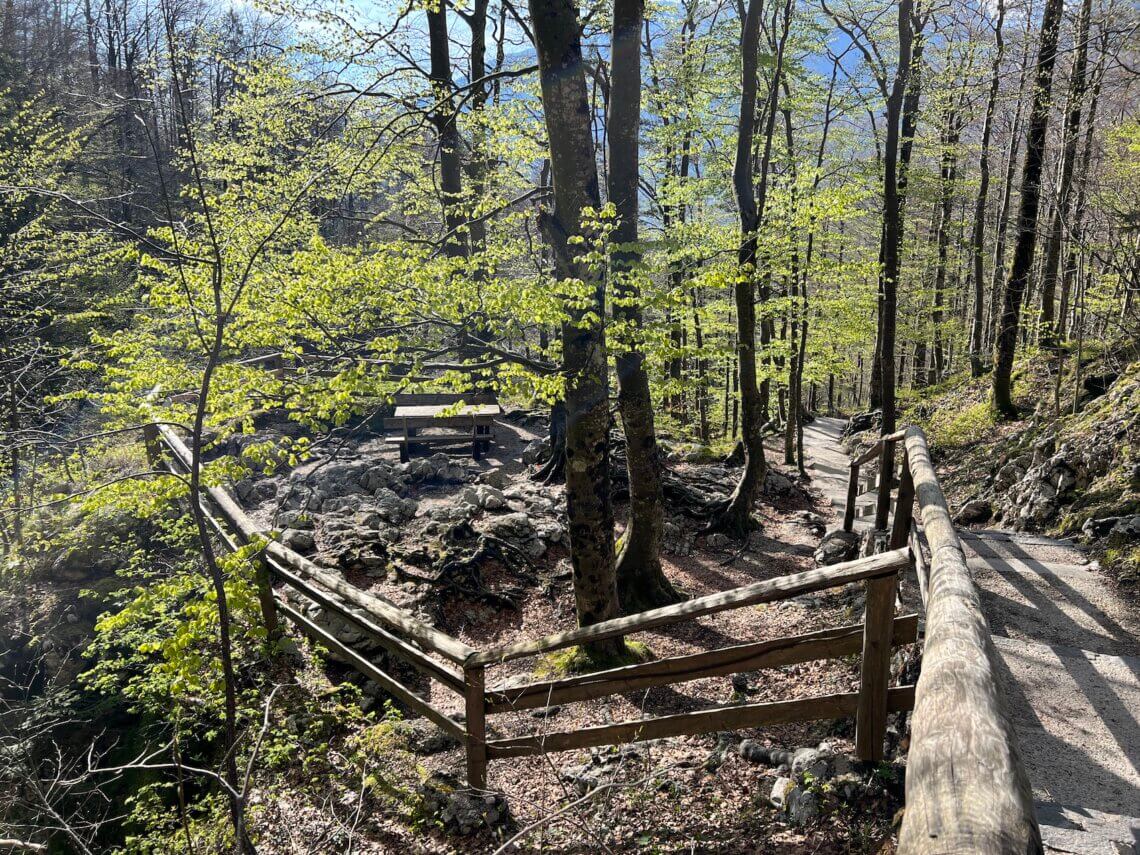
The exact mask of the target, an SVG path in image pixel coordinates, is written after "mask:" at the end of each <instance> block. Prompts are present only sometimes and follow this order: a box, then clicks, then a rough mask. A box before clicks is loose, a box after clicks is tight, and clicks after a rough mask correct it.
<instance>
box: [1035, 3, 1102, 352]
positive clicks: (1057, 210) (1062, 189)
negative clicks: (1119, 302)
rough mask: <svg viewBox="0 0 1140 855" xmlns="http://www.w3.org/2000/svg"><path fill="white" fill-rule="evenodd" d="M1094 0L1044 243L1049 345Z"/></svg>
mask: <svg viewBox="0 0 1140 855" xmlns="http://www.w3.org/2000/svg"><path fill="white" fill-rule="evenodd" d="M1091 15H1092V0H1082V2H1081V12H1080V16H1079V17H1078V18H1077V33H1076V45H1075V47H1076V51H1077V53H1076V56H1075V57H1074V58H1073V71H1072V75H1071V77H1070V82H1069V109H1068V112H1067V113H1066V114H1065V125H1064V129H1063V131H1062V134H1061V140H1062V141H1061V174H1060V176H1059V178H1058V181H1057V202H1056V205H1055V206H1054V208H1053V223H1052V225H1051V226H1050V229H1049V238H1048V243H1046V245H1045V262H1044V264H1045V266H1044V269H1043V270H1042V274H1041V337H1042V344H1044V345H1046V346H1049V345H1052V344H1055V343H1056V341H1057V328H1058V326H1060V325H1059V324H1058V323H1057V319H1056V318H1055V317H1054V311H1055V310H1054V304H1055V299H1056V291H1057V277H1058V272H1059V271H1058V269H1057V268H1058V266H1059V265H1060V263H1061V244H1062V242H1063V240H1064V233H1065V231H1066V230H1068V229H1069V190H1070V187H1071V186H1072V182H1073V167H1074V164H1075V162H1076V159H1077V142H1078V138H1079V137H1080V133H1081V107H1082V102H1083V101H1084V98H1085V70H1086V67H1087V65H1088V53H1089V52H1088V37H1089V17H1090V16H1091Z"/></svg>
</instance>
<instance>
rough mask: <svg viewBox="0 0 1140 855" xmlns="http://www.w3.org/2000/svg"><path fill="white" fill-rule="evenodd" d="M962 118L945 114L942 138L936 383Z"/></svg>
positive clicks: (942, 353)
mask: <svg viewBox="0 0 1140 855" xmlns="http://www.w3.org/2000/svg"><path fill="white" fill-rule="evenodd" d="M960 135H961V119H960V118H959V113H958V111H957V110H956V109H953V108H951V109H950V110H948V111H947V113H946V129H945V131H944V132H943V137H942V164H941V172H940V176H939V178H940V181H939V184H940V190H941V199H940V205H939V211H938V236H937V241H938V263H937V265H936V267H935V272H934V311H933V313H932V314H931V318H930V319H931V325H932V326H933V328H934V365H933V368H932V371H933V374H932V375H931V376H930V377H929V378H928V379H929V382H931V383H937V382H938V380H940V379H941V378H942V377H944V376H945V373H946V349H945V347H944V346H943V343H942V321H943V304H944V303H945V297H946V267H947V258H948V254H949V249H950V217H951V214H952V213H953V203H954V182H955V180H956V178H957V172H958V141H959V138H960Z"/></svg>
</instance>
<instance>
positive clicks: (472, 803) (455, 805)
mask: <svg viewBox="0 0 1140 855" xmlns="http://www.w3.org/2000/svg"><path fill="white" fill-rule="evenodd" d="M417 792H418V793H419V796H420V811H421V813H422V814H423V815H424V816H425V817H428V818H430V819H432V820H434V821H435V822H437V823H439V825H440V826H441V827H442V828H443V830H444V831H446V832H448V833H449V834H459V835H468V834H472V833H474V832H476V831H481V830H484V829H487V830H491V831H495V830H498V829H504V828H509V827H511V826H512V825H513V824H514V820H513V819H512V818H511V811H510V807H509V806H508V805H507V800H506V798H505V797H504V796H503V795H502V794H501V793H491V792H483V791H474V790H469V789H463V788H461V786H460V784H459V782H458V779H456V778H455V777H453V776H451V775H448V774H445V773H436V774H434V775H432V776H431V777H430V778H428V779H427V780H426V781H424V782H423V783H422V784H420V785H419V787H418V788H417Z"/></svg>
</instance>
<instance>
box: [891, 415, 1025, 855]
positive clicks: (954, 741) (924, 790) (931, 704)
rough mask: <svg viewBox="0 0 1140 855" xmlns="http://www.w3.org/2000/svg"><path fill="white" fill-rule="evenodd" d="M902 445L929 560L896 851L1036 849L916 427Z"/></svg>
mask: <svg viewBox="0 0 1140 855" xmlns="http://www.w3.org/2000/svg"><path fill="white" fill-rule="evenodd" d="M906 452H907V459H908V461H909V465H910V470H911V473H912V475H913V478H914V489H915V492H916V494H917V496H918V504H919V508H920V513H921V518H922V525H923V530H924V532H925V534H926V539H927V541H928V542H929V544H930V551H931V563H930V578H929V581H928V584H927V591H926V600H927V611H926V644H925V649H924V652H923V660H922V672H921V674H920V676H919V678H918V685H917V688H916V690H915V707H914V716H913V718H912V720H911V745H910V755H909V757H908V760H907V774H906V813H905V814H904V817H903V823H902V830H901V833H900V837H899V852H901V853H904V855H928V853H952V852H954V853H956V852H979V853H995V855H1006V853H1008V855H1026V853H1039V852H1041V851H1042V845H1041V832H1040V830H1039V829H1038V827H1037V818H1036V815H1035V813H1034V809H1033V791H1032V788H1031V787H1030V784H1029V778H1028V776H1027V775H1026V773H1025V768H1024V766H1022V763H1021V758H1020V756H1019V754H1018V749H1017V738H1016V735H1015V733H1014V729H1013V725H1012V723H1011V722H1010V718H1009V715H1008V713H1007V711H1006V710H1005V707H1004V704H1003V702H1002V696H1001V690H1000V688H999V683H998V675H997V671H996V667H995V663H996V662H997V653H996V651H995V649H994V644H993V639H992V638H991V637H990V631H989V627H988V626H987V625H986V620H985V617H984V616H983V615H982V608H981V602H980V599H979V596H978V590H977V588H976V587H975V586H974V583H973V580H972V579H971V577H970V572H969V570H968V569H967V567H966V557H965V554H964V553H963V551H962V544H961V543H960V542H959V540H958V535H957V533H956V532H955V530H954V524H953V522H952V520H951V518H950V511H949V508H948V507H947V504H946V497H945V496H944V495H943V494H942V488H941V487H940V486H939V484H938V478H937V476H936V475H935V472H934V467H933V465H932V463H931V460H930V450H929V448H928V446H927V442H926V436H925V434H923V432H922V429H921V428H918V427H914V426H912V427H909V428H907V430H906Z"/></svg>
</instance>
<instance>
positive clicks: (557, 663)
mask: <svg viewBox="0 0 1140 855" xmlns="http://www.w3.org/2000/svg"><path fill="white" fill-rule="evenodd" d="M654 658H656V657H654V655H653V652H652V651H651V650H650V649H649V648H648V647H647V646H646V645H645V644H642V643H641V642H640V641H629V640H627V641H626V642H625V644H624V645H623V647H622V649H621V651H620V652H618V653H617V654H615V655H612V656H597V655H594V656H591V655H590V654H589V653H587V652H586V649H585V648H584V647H569V648H567V649H566V650H559V651H556V652H554V653H548V654H547V655H546V656H543V657H542V659H540V660H539V663H538V666H537V667H536V668H535V674H536V675H537V676H539V677H542V678H543V679H548V680H549V679H556V678H558V677H567V676H569V675H571V674H589V673H591V672H593V671H605V670H608V669H610V668H621V667H622V666H624V665H639V664H641V663H642V662H651V661H652V660H653V659H654Z"/></svg>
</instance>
